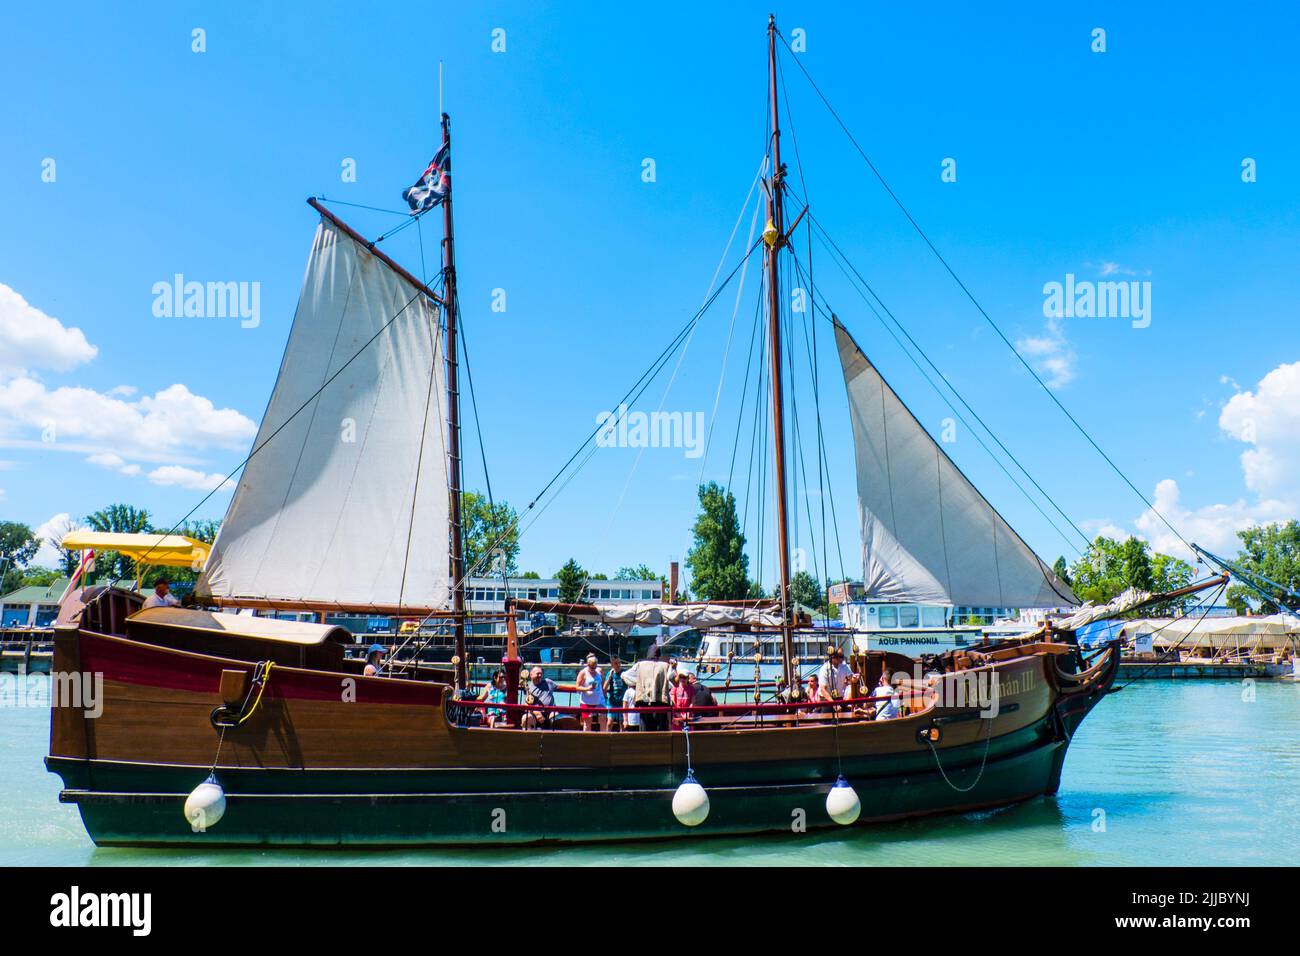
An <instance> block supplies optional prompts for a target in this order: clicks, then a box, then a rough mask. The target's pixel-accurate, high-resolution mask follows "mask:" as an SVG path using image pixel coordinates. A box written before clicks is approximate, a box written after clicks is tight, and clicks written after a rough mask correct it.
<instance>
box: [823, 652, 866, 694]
mask: <svg viewBox="0 0 1300 956" xmlns="http://www.w3.org/2000/svg"><path fill="white" fill-rule="evenodd" d="M859 680H860V678H859V677H858V675H857V674H855V673H853V671H852V670H850V669H849V665H848V664H846V663H844V651H843V650H842V649H841V648H838V647H833V648H831V653H830V656H828V657H827V658H826V663H825V664H823V665H822V666H821V668H820V669H819V670H818V671H817V687H818V694H819V695H820V699H821V700H843V699H844V698H845V697H852V696H853V691H854V690H855V689H856V687H857V684H858V681H859Z"/></svg>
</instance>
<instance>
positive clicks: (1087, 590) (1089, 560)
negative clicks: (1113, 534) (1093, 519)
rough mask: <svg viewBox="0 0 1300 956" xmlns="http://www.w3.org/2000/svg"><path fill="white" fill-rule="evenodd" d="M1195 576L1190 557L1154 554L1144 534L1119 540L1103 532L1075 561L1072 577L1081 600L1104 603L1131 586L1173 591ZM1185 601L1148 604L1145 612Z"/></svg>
mask: <svg viewBox="0 0 1300 956" xmlns="http://www.w3.org/2000/svg"><path fill="white" fill-rule="evenodd" d="M1058 563H1060V562H1058ZM1192 576H1193V570H1192V566H1191V565H1190V564H1188V563H1187V562H1186V561H1183V560H1181V559H1179V558H1174V557H1170V556H1169V555H1167V554H1159V553H1154V554H1153V553H1152V551H1151V546H1150V545H1149V544H1148V543H1147V542H1145V541H1143V540H1141V539H1140V538H1135V537H1129V538H1127V539H1126V540H1125V541H1123V542H1119V541H1116V540H1114V539H1113V538H1107V537H1104V536H1099V537H1098V538H1097V539H1096V540H1095V541H1093V543H1092V544H1091V545H1089V546H1088V550H1087V551H1085V552H1084V554H1083V555H1082V556H1081V557H1080V558H1079V560H1077V561H1075V562H1074V565H1073V566H1072V567H1071V568H1070V577H1069V579H1068V581H1069V583H1070V584H1071V585H1072V586H1073V588H1074V593H1075V594H1077V595H1078V596H1079V599H1080V600H1083V601H1095V602H1097V603H1098V604H1101V603H1105V602H1106V601H1109V600H1110V599H1111V598H1114V597H1116V596H1117V595H1119V594H1121V593H1123V592H1124V591H1125V590H1127V589H1128V588H1137V589H1138V590H1141V591H1150V592H1151V593H1153V594H1157V593H1160V592H1163V591H1172V590H1175V589H1177V588H1180V587H1183V586H1184V585H1186V584H1188V583H1190V581H1191V580H1192ZM1187 600H1194V599H1190V598H1189V599H1187ZM1185 603H1186V601H1184V600H1178V601H1174V602H1166V603H1165V604H1163V605H1159V606H1156V607H1154V608H1152V607H1148V608H1146V609H1144V610H1143V612H1142V613H1144V614H1151V613H1153V612H1160V611H1169V610H1174V609H1178V608H1181V607H1183V606H1185Z"/></svg>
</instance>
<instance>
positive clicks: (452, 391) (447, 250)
mask: <svg viewBox="0 0 1300 956" xmlns="http://www.w3.org/2000/svg"><path fill="white" fill-rule="evenodd" d="M442 145H443V147H444V149H445V150H446V158H445V159H444V160H443V162H444V164H445V165H444V169H445V171H446V175H447V197H446V198H445V199H444V200H443V201H442V225H443V237H442V269H443V298H444V299H445V300H446V309H445V312H446V317H447V342H446V360H447V433H448V438H447V476H448V482H447V485H448V489H447V491H448V496H449V499H450V501H449V507H448V516H449V519H450V528H449V529H448V531H449V535H450V538H451V549H450V562H449V563H450V568H449V570H450V573H451V588H452V590H451V607H452V610H453V611H454V612H455V619H454V621H453V623H452V628H453V632H454V635H455V643H456V686H457V687H464V686H465V685H466V683H467V678H468V671H467V663H466V660H465V654H466V651H465V585H466V581H465V539H464V531H463V529H462V527H461V513H460V496H461V474H460V385H459V381H458V378H459V376H458V369H459V365H458V358H457V356H458V353H457V344H456V319H457V314H456V312H457V308H456V307H457V301H456V235H455V230H454V228H453V225H452V217H451V193H452V189H451V117H449V116H448V115H447V114H446V113H443V114H442Z"/></svg>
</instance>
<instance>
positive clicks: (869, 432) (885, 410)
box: [835, 320, 1079, 608]
mask: <svg viewBox="0 0 1300 956" xmlns="http://www.w3.org/2000/svg"><path fill="white" fill-rule="evenodd" d="M835 339H836V344H837V345H838V347H839V353H840V363H841V365H842V366H843V369H844V384H845V387H846V388H847V389H848V395H849V414H850V417H851V419H852V422H853V443H854V447H855V450H856V463H857V479H858V513H859V518H860V520H861V530H862V564H863V584H864V586H865V590H866V596H867V598H868V599H871V600H878V601H914V602H917V603H924V604H954V605H968V606H980V607H1009V608H1022V607H1026V608H1027V607H1062V606H1066V605H1072V604H1078V603H1079V602H1078V600H1077V599H1076V598H1075V596H1074V593H1073V592H1072V591H1071V590H1070V588H1069V587H1068V586H1067V585H1066V584H1065V583H1064V582H1062V581H1061V580H1060V579H1059V578H1057V577H1056V575H1055V574H1053V573H1052V570H1051V569H1050V568H1049V567H1047V565H1045V564H1044V563H1043V562H1042V561H1041V560H1039V558H1038V556H1037V555H1035V554H1034V552H1033V551H1031V550H1030V549H1029V546H1028V545H1026V544H1025V543H1024V541H1022V540H1021V539H1020V537H1019V535H1017V534H1016V533H1015V532H1014V531H1013V530H1012V529H1011V527H1010V525H1008V524H1007V523H1006V521H1004V520H1003V518H1002V516H1001V515H999V514H998V513H997V511H995V510H994V508H993V506H992V505H990V504H989V503H988V501H986V500H985V499H984V496H983V495H981V494H980V493H979V491H978V490H977V489H976V488H975V486H974V485H972V484H971V483H970V481H969V480H968V479H967V478H966V476H965V475H963V474H962V473H961V471H960V470H958V468H957V466H956V465H954V464H953V463H952V460H951V459H949V458H948V456H947V455H946V454H944V451H943V449H942V448H940V447H939V445H938V443H936V442H935V441H934V439H933V438H931V437H930V435H929V433H928V432H927V431H926V430H925V429H924V428H923V427H922V426H921V423H920V422H918V421H917V420H916V417H915V416H913V415H912V413H911V411H909V410H908V408H907V406H906V405H904V404H903V402H902V400H901V399H900V398H899V397H898V395H897V394H896V393H895V392H894V390H893V389H892V388H890V387H889V384H888V383H887V382H886V381H885V380H884V379H883V378H882V377H881V375H880V373H879V372H878V371H877V370H876V368H875V366H873V365H872V364H871V362H870V360H868V358H867V357H866V355H865V354H863V352H862V350H861V349H860V348H859V347H858V344H857V343H856V342H855V341H853V338H852V336H850V335H849V333H848V331H847V330H846V329H845V328H844V327H843V326H842V325H841V324H840V323H839V322H838V320H837V321H836V323H835Z"/></svg>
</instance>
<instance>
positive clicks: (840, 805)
mask: <svg viewBox="0 0 1300 956" xmlns="http://www.w3.org/2000/svg"><path fill="white" fill-rule="evenodd" d="M826 812H827V814H829V815H830V818H831V819H832V820H834V821H835V822H836V823H838V824H839V825H840V826H844V827H846V826H848V825H849V824H850V823H854V822H856V821H857V819H858V814H860V813H861V812H862V801H861V800H859V799H858V792H857V791H856V790H854V789H853V788H852V787H850V786H849V782H848V781H847V780H845V779H844V775H843V774H841V775H840V777H839V779H838V780H836V781H835V786H833V787H831V792H830V793H828V794H826Z"/></svg>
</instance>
